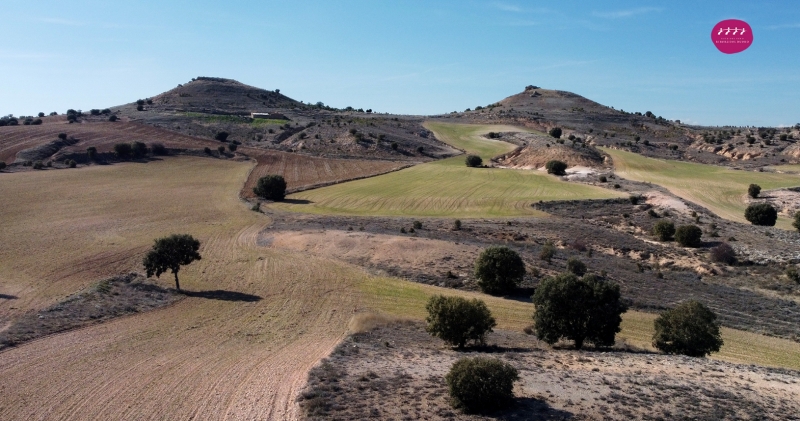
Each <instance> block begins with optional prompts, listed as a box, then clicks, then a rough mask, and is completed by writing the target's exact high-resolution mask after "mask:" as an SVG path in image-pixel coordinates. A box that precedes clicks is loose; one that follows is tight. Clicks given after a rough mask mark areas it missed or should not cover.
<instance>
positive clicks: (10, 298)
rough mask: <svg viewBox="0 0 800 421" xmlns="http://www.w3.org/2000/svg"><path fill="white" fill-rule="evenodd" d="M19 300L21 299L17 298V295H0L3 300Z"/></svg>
mask: <svg viewBox="0 0 800 421" xmlns="http://www.w3.org/2000/svg"><path fill="white" fill-rule="evenodd" d="M17 298H19V297H17V296H16V295H9V294H0V299H3V300H16V299H17Z"/></svg>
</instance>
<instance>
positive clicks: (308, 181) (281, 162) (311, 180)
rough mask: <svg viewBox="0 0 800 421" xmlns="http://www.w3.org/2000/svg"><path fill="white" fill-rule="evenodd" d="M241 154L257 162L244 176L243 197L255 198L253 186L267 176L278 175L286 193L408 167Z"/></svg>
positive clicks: (258, 151) (254, 151)
mask: <svg viewBox="0 0 800 421" xmlns="http://www.w3.org/2000/svg"><path fill="white" fill-rule="evenodd" d="M240 151H241V152H243V153H245V154H247V155H248V156H250V157H252V158H255V159H256V162H257V164H256V168H254V169H253V171H252V172H251V173H250V175H249V176H248V177H247V181H246V182H245V184H244V187H243V188H242V196H243V197H247V198H254V197H255V194H253V187H255V185H256V183H257V182H258V179H259V178H261V177H263V176H265V175H267V174H280V175H282V176H283V178H284V179H285V180H286V185H287V191H288V192H291V193H294V192H298V191H303V190H308V189H311V188H316V187H322V186H327V185H331V184H337V183H341V182H344V181H350V180H357V179H360V178H365V177H371V176H374V175H379V174H385V173H387V172H391V171H396V170H399V169H403V168H406V167H408V166H409V165H410V164H409V163H406V162H396V161H379V160H367V159H335V158H334V159H332V158H319V157H314V156H308V155H300V154H295V153H286V152H278V151H266V150H263V149H255V148H242V149H241V150H240Z"/></svg>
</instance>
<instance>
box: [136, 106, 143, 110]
mask: <svg viewBox="0 0 800 421" xmlns="http://www.w3.org/2000/svg"><path fill="white" fill-rule="evenodd" d="M136 111H144V106H143V105H137V106H136Z"/></svg>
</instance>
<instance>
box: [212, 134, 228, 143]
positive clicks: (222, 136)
mask: <svg viewBox="0 0 800 421" xmlns="http://www.w3.org/2000/svg"><path fill="white" fill-rule="evenodd" d="M228 136H230V134H228V132H219V133H217V134H216V135H215V136H214V139H216V140H219V141H220V142H224V141H226V140H228Z"/></svg>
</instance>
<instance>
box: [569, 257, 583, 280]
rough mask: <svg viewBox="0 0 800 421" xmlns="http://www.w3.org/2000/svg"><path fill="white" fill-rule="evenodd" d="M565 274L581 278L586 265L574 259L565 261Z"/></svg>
mask: <svg viewBox="0 0 800 421" xmlns="http://www.w3.org/2000/svg"><path fill="white" fill-rule="evenodd" d="M567 272H570V273H574V274H575V275H578V276H583V275H584V274H585V273H586V263H583V262H581V261H580V260H579V259H577V258H575V257H570V258H569V259H567Z"/></svg>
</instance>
